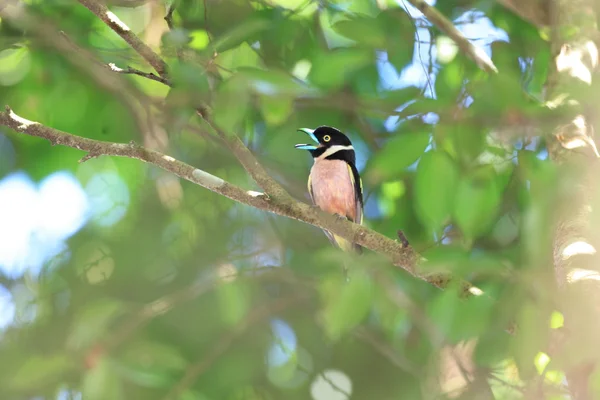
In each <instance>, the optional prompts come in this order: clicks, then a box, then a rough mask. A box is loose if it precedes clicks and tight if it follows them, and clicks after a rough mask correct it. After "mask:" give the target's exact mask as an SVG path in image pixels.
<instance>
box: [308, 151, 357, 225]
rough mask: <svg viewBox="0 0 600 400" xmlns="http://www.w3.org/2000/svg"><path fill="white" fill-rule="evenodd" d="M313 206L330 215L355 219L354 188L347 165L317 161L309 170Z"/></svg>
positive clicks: (337, 162)
mask: <svg viewBox="0 0 600 400" xmlns="http://www.w3.org/2000/svg"><path fill="white" fill-rule="evenodd" d="M311 184H312V192H313V201H314V203H315V205H317V206H318V207H319V208H321V209H322V210H323V211H326V212H328V213H331V214H339V215H342V216H346V217H348V218H350V219H352V220H353V221H354V220H355V219H356V201H355V197H354V186H353V184H352V180H351V178H350V171H349V170H348V165H347V164H346V163H345V162H343V161H340V160H318V161H317V162H315V164H314V165H313V167H312V169H311Z"/></svg>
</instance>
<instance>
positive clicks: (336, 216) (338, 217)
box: [333, 213, 348, 219]
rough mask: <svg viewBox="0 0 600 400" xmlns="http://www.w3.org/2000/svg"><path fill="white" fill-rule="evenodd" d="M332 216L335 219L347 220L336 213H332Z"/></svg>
mask: <svg viewBox="0 0 600 400" xmlns="http://www.w3.org/2000/svg"><path fill="white" fill-rule="evenodd" d="M333 216H334V217H335V218H336V219H348V218H347V217H346V216H344V215H341V214H338V213H334V214H333Z"/></svg>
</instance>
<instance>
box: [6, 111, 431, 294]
mask: <svg viewBox="0 0 600 400" xmlns="http://www.w3.org/2000/svg"><path fill="white" fill-rule="evenodd" d="M0 125H4V126H8V127H9V128H12V129H14V130H15V131H17V132H19V133H22V134H26V135H30V136H37V137H41V138H44V139H47V140H49V141H50V143H52V144H53V145H62V146H67V147H72V148H75V149H79V150H81V151H85V152H87V153H90V154H92V155H93V156H94V157H97V156H100V155H108V156H117V157H127V158H135V159H138V160H142V161H144V162H147V163H150V164H153V165H155V166H157V167H159V168H162V169H163V170H165V171H168V172H171V173H173V174H175V175H177V176H179V177H180V178H182V179H185V180H188V181H190V182H192V183H195V184H197V185H200V186H202V187H204V188H206V189H208V190H210V191H212V192H215V193H218V194H220V195H222V196H225V197H227V198H229V199H232V200H234V201H237V202H239V203H242V204H246V205H249V206H252V207H255V208H258V209H261V210H264V211H268V212H272V213H274V214H278V215H281V216H285V217H288V218H292V219H296V220H298V221H302V222H305V223H307V224H310V225H313V226H316V227H318V228H321V229H325V230H328V231H330V232H333V233H335V234H336V235H338V236H340V237H342V238H344V239H347V240H350V241H352V242H355V243H357V244H360V245H361V246H363V247H365V248H367V249H370V250H372V251H374V252H377V253H380V254H382V255H384V256H386V257H388V258H389V259H391V261H392V262H393V264H394V265H396V266H399V267H401V268H403V269H404V270H406V271H408V272H409V273H410V274H412V275H414V276H417V277H419V278H420V279H423V280H426V281H429V282H431V283H432V284H436V281H435V280H430V279H428V278H426V277H423V276H420V275H418V274H417V273H416V272H415V267H416V264H417V260H418V256H417V254H416V253H415V252H414V250H413V249H412V248H410V247H404V246H403V245H402V244H400V243H398V242H396V241H394V240H392V239H390V238H388V237H385V236H383V235H381V234H380V233H378V232H375V231H373V230H371V229H369V228H367V227H365V226H361V225H357V224H354V223H352V222H350V221H347V220H341V219H339V218H336V217H335V216H333V215H330V214H327V213H325V212H323V211H321V210H319V209H317V208H316V207H311V206H309V205H308V204H305V203H302V202H299V201H296V200H294V199H292V198H291V197H289V195H285V196H282V197H277V196H276V197H271V196H267V195H265V194H263V193H259V192H254V191H247V190H244V189H242V188H240V187H239V186H235V185H232V184H231V183H228V182H226V181H224V180H223V179H221V178H219V177H217V176H214V175H211V174H210V173H208V172H206V171H203V170H200V169H197V168H194V167H193V166H191V165H189V164H186V163H183V162H181V161H178V160H176V159H174V158H173V157H170V156H168V155H165V154H163V153H160V152H158V151H155V150H150V149H147V148H144V147H141V146H138V145H136V144H135V143H129V144H124V143H112V142H104V141H100V140H93V139H88V138H84V137H81V136H76V135H73V134H70V133H67V132H63V131H59V130H57V129H53V128H50V127H47V126H44V125H42V124H40V123H37V122H33V121H29V120H27V119H25V118H22V117H20V116H18V115H17V114H15V113H14V112H13V111H12V110H11V109H10V108H8V107H7V109H6V111H4V112H0ZM236 138H237V137H235V138H234V139H236ZM230 140H231V139H230ZM237 140H239V139H237ZM232 142H233V143H234V144H233V146H238V147H237V149H238V151H240V153H245V152H247V153H245V155H244V157H246V159H245V161H246V162H247V163H250V167H249V169H251V170H252V171H253V173H254V175H255V176H259V175H261V174H262V173H263V172H264V170H263V169H262V167H261V166H260V165H258V167H259V168H258V169H256V170H255V169H254V168H255V167H256V166H255V165H252V162H253V161H251V160H254V156H252V154H251V153H250V151H249V150H248V149H247V148H245V146H244V147H240V146H243V144H242V143H241V141H240V142H239V144H235V142H236V141H235V140H232ZM244 149H245V150H244ZM257 171H258V172H257ZM265 174H266V172H265ZM263 178H264V176H262V177H261V179H263ZM271 181H272V182H274V180H273V178H270V177H269V178H268V179H267V180H266V182H271ZM267 187H269V188H270V186H269V185H267ZM281 190H283V188H282V189H281ZM284 192H285V191H284Z"/></svg>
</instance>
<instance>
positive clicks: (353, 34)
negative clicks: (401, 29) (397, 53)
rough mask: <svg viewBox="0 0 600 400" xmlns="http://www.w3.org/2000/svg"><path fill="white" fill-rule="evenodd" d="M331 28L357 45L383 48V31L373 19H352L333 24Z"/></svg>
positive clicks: (384, 37)
mask: <svg viewBox="0 0 600 400" xmlns="http://www.w3.org/2000/svg"><path fill="white" fill-rule="evenodd" d="M332 28H333V30H334V31H336V32H337V33H339V34H340V35H343V36H345V37H347V38H348V39H352V40H354V41H356V42H358V43H361V44H365V45H367V46H371V47H375V48H380V47H383V46H385V42H386V35H385V31H384V30H383V28H382V27H381V26H380V25H378V24H377V21H376V20H375V19H374V18H366V17H361V16H357V17H352V18H351V19H348V20H344V21H339V22H337V23H335V24H333V26H332Z"/></svg>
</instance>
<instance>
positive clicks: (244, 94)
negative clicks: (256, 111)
mask: <svg viewBox="0 0 600 400" xmlns="http://www.w3.org/2000/svg"><path fill="white" fill-rule="evenodd" d="M240 81H241V79H238V78H237V77H236V76H234V77H233V78H231V79H229V80H228V81H226V82H224V83H223V84H222V85H221V86H220V87H219V89H218V91H217V93H216V94H215V100H214V106H213V107H214V108H213V113H214V120H215V123H216V124H217V125H218V126H219V127H220V128H221V129H223V130H224V131H226V132H233V131H235V130H237V129H239V127H240V126H241V123H242V121H243V120H244V118H245V117H246V113H247V112H248V109H249V104H250V93H249V92H248V88H247V87H246V86H245V85H243V83H242V82H240Z"/></svg>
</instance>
